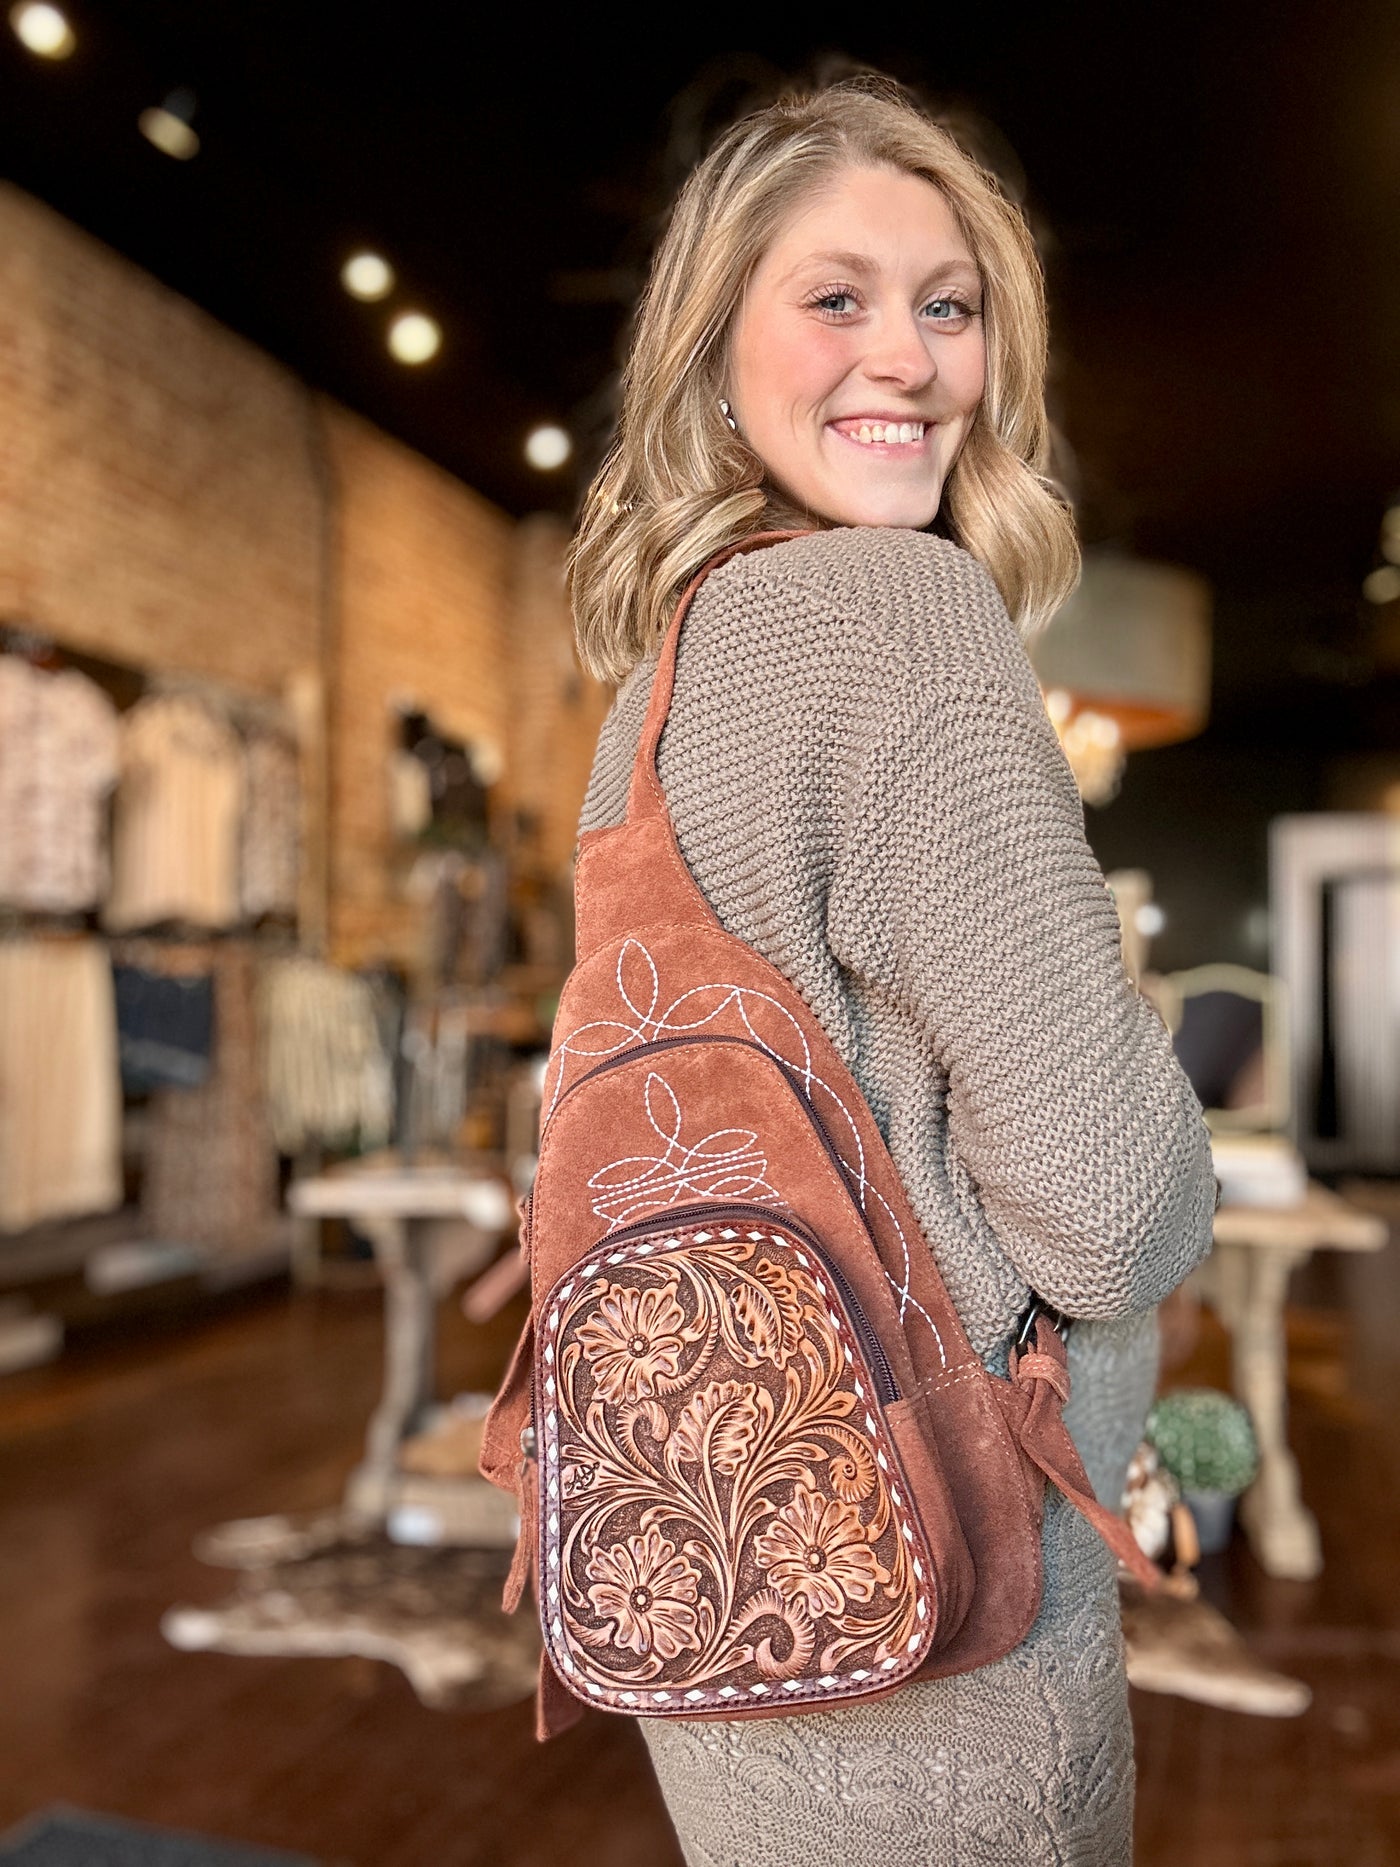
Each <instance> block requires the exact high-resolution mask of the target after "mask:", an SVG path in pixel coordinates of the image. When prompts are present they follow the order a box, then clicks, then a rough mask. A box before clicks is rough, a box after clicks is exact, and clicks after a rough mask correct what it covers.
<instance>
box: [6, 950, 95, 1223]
mask: <svg viewBox="0 0 1400 1867" xmlns="http://www.w3.org/2000/svg"><path fill="white" fill-rule="evenodd" d="M121 1201H122V1171H121V1082H120V1079H119V1077H118V1074H117V1022H116V1012H115V1007H114V1005H113V1000H112V969H111V966H110V964H109V963H108V959H107V949H106V947H105V946H104V945H103V943H102V942H101V941H100V940H83V939H48V940H44V939H39V940H6V941H0V1229H3V1230H5V1231H18V1230H20V1229H21V1228H22V1227H24V1226H28V1225H37V1224H39V1223H41V1222H42V1221H43V1220H46V1219H67V1218H73V1217H75V1216H77V1215H78V1214H79V1213H85V1212H105V1211H108V1210H110V1208H112V1207H113V1206H119V1205H120V1204H121Z"/></svg>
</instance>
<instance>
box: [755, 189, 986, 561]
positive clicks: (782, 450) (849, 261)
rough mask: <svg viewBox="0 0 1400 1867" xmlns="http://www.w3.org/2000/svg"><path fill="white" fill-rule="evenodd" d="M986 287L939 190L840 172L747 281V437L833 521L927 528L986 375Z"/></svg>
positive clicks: (792, 493)
mask: <svg viewBox="0 0 1400 1867" xmlns="http://www.w3.org/2000/svg"><path fill="white" fill-rule="evenodd" d="M981 305H982V283H981V280H980V278H979V276H978V272H977V267H976V266H975V264H974V263H973V259H972V255H971V253H970V252H969V251H968V249H967V244H966V242H965V241H964V239H963V237H962V235H961V234H960V233H959V231H958V227H957V223H956V221H955V220H954V219H953V216H952V214H951V212H950V211H949V208H948V204H947V202H946V201H945V200H944V198H943V196H942V195H941V194H940V193H939V191H938V190H937V189H936V188H935V187H934V186H933V185H932V183H930V182H926V181H924V180H922V179H921V178H920V177H919V176H916V175H909V174H906V173H904V172H903V171H902V170H899V169H889V168H852V169H843V170H842V171H841V172H840V173H839V174H838V175H837V176H836V177H835V178H834V179H833V180H832V182H831V183H830V184H829V185H827V186H826V187H824V188H822V189H821V190H820V192H818V193H816V194H814V195H812V196H811V198H810V199H808V200H807V201H806V202H805V203H804V204H803V205H802V206H801V207H799V208H798V210H797V212H796V213H795V214H794V215H793V217H792V219H791V220H790V221H789V222H788V223H787V225H786V226H785V227H784V228H783V230H782V231H781V232H780V233H779V235H778V237H777V238H776V239H775V240H774V242H773V244H772V246H771V247H770V248H769V249H768V251H767V253H766V254H765V255H764V257H763V258H762V260H761V261H760V262H759V264H758V266H757V267H756V268H755V270H754V273H753V276H752V278H751V279H750V281H749V287H748V291H747V292H746V293H745V296H744V303H743V307H742V309H741V311H740V314H739V319H738V323H737V326H736V328H735V331H734V336H733V341H732V345H731V349H730V359H729V387H728V391H727V394H728V400H729V403H730V405H731V407H732V409H733V415H734V420H735V422H736V423H737V424H738V429H739V434H740V436H741V437H742V439H743V440H745V441H746V442H747V443H748V445H749V446H750V447H751V448H752V449H753V450H754V452H755V453H756V454H757V455H758V456H759V458H760V459H761V460H762V461H763V463H764V465H765V467H766V468H767V469H768V473H769V477H770V478H771V479H772V481H773V482H774V484H775V486H776V487H777V488H778V489H779V490H780V491H781V492H783V493H785V494H786V495H787V497H788V498H789V499H790V500H792V501H794V502H795V503H796V504H798V505H799V506H802V507H804V508H805V509H806V510H807V511H810V512H813V513H815V514H816V515H817V516H819V517H821V518H824V519H827V520H829V521H831V522H832V523H834V524H837V525H906V526H910V527H913V528H919V527H922V526H926V525H928V524H930V523H931V522H932V520H933V519H934V517H935V516H936V514H937V512H938V505H939V501H940V500H941V498H942V496H943V487H944V485H945V483H946V481H947V478H948V475H949V473H950V472H951V471H952V467H953V462H954V461H955V460H956V459H957V457H958V450H959V449H960V448H961V447H962V444H963V442H964V440H965V439H966V438H967V433H968V430H969V428H970V427H971V426H972V420H973V416H974V415H975V413H976V411H977V405H978V403H979V402H980V401H981V399H982V389H983V385H984V383H985V381H986V362H987V353H986V341H985V335H984V331H983V326H982V317H981Z"/></svg>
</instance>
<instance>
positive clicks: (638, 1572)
mask: <svg viewBox="0 0 1400 1867" xmlns="http://www.w3.org/2000/svg"><path fill="white" fill-rule="evenodd" d="M789 535H791V534H786V533H782V534H774V533H768V534H763V535H760V536H758V537H755V538H751V539H749V540H746V541H745V543H744V544H743V545H742V546H739V547H736V549H752V548H756V547H759V546H762V545H766V544H770V543H773V542H775V541H776V540H777V539H778V538H781V537H786V536H789ZM730 555H732V552H723V553H720V554H719V555H718V556H716V557H715V558H714V559H712V560H711V562H710V563H709V564H707V565H706V566H705V567H704V570H702V571H701V573H700V574H699V575H698V576H697V577H696V578H695V579H694V581H693V582H692V583H691V585H690V587H689V589H687V591H686V592H685V595H684V597H683V598H682V600H681V603H680V606H679V608H678V610H677V613H676V615H675V618H674V619H673V621H672V623H671V626H670V629H669V631H668V633H667V636H666V639H665V642H664V643H663V646H662V652H661V657H660V661H659V663H658V666H657V670H656V675H655V679H654V683H653V688H652V693H651V700H650V705H649V707H648V710H647V714H646V719H645V723H644V725H643V728H642V733H641V738H640V741H639V743H638V747H637V754H636V761H635V764H634V767H633V771H632V778H631V787H630V791H629V795H628V802H627V816H626V820H625V822H623V823H622V824H619V825H617V826H615V827H613V828H610V829H603V830H594V831H590V832H587V833H585V834H584V835H583V837H582V838H581V839H580V849H579V858H578V864H577V872H576V896H575V903H576V914H577V953H578V959H577V964H576V965H575V967H574V970H573V972H572V973H571V974H570V976H569V979H568V981H567V982H566V984H565V987H564V990H563V993H562V996H561V998H560V1003H559V1010H558V1015H557V1018H556V1020H555V1024H554V1031H553V1045H552V1049H551V1052H550V1058H549V1064H548V1069H547V1072H546V1077H545V1084H544V1098H543V1106H542V1110H541V1117H540V1148H539V1165H538V1169H537V1172H536V1176H535V1181H534V1185H533V1188H532V1190H531V1196H530V1199H529V1201H528V1203H527V1205H526V1207H525V1210H524V1212H523V1215H522V1224H521V1241H520V1242H521V1251H522V1253H523V1254H524V1257H525V1260H526V1262H527V1264H528V1266H529V1272H530V1280H531V1293H532V1304H531V1315H530V1320H529V1322H528V1323H527V1325H526V1327H525V1330H524V1332H523V1334H522V1336H521V1339H520V1342H519V1344H518V1346H517V1348H516V1352H515V1355H514V1358H513V1360H512V1362H511V1366H510V1369H509V1371H508V1373H507V1375H506V1379H505V1382H504V1385H503V1386H502V1389H501V1391H500V1393H499V1394H498V1396H497V1398H496V1402H495V1405H494V1407H493V1408H492V1411H491V1414H490V1416H489V1418H488V1421H487V1424H486V1430H485V1435H484V1440H483V1451H482V1458H481V1469H482V1471H483V1473H484V1474H485V1476H486V1477H488V1478H489V1479H491V1480H492V1482H493V1483H495V1484H498V1485H501V1486H502V1487H504V1488H505V1489H508V1490H510V1491H512V1492H513V1493H514V1494H515V1495H516V1497H517V1499H518V1502H519V1510H520V1524H521V1528H520V1540H519V1544H518V1547H517V1550H516V1557H515V1561H514V1563H513V1565H512V1569H511V1574H510V1577H509V1579H508V1580H507V1583H506V1596H505V1605H506V1607H507V1609H509V1610H512V1611H513V1610H514V1609H515V1607H516V1606H517V1605H518V1603H519V1600H520V1596H521V1593H522V1591H523V1589H524V1585H525V1582H526V1579H527V1577H528V1575H529V1573H530V1571H531V1570H533V1573H534V1578H535V1592H536V1597H537V1599H538V1602H539V1608H540V1619H541V1625H542V1628H543V1633H544V1654H543V1657H542V1660H541V1666H540V1695H539V1732H540V1735H541V1736H542V1737H545V1736H549V1735H552V1734H553V1733H554V1732H556V1731H559V1730H562V1729H564V1728H565V1727H566V1726H567V1725H568V1724H570V1723H572V1722H573V1720H574V1719H575V1718H576V1717H577V1716H578V1715H579V1713H580V1710H581V1707H582V1706H583V1705H588V1704H592V1705H596V1706H599V1707H600V1708H602V1709H604V1710H611V1711H622V1712H630V1713H634V1714H646V1715H648V1716H655V1717H686V1718H696V1717H705V1718H710V1717H717V1718H739V1717H760V1716H765V1715H766V1716H773V1715H777V1714H782V1713H792V1712H794V1711H797V1710H801V1709H804V1708H808V1707H820V1706H827V1705H832V1704H839V1703H843V1702H849V1701H851V1700H853V1699H862V1698H869V1697H873V1696H875V1695H876V1694H879V1693H884V1692H888V1691H891V1690H893V1689H894V1688H896V1687H898V1686H900V1685H902V1684H904V1683H905V1682H906V1681H908V1680H910V1679H914V1678H919V1679H930V1678H936V1677H939V1676H940V1675H943V1674H948V1673H958V1672H967V1671H970V1670H971V1669H972V1668H974V1667H977V1666H982V1665H985V1664H986V1663H987V1662H989V1661H991V1660H994V1659H998V1658H1000V1656H1001V1655H1003V1654H1004V1653H1006V1652H1008V1651H1009V1650H1010V1649H1011V1648H1012V1647H1014V1646H1015V1645H1016V1644H1017V1642H1018V1641H1020V1640H1021V1639H1022V1638H1023V1637H1024V1636H1025V1634H1026V1633H1027V1631H1028V1630H1029V1628H1030V1625H1031V1623H1032V1621H1033V1620H1034V1618H1035V1614H1036V1610H1037V1607H1038V1605H1039V1602H1040V1595H1041V1584H1042V1578H1041V1554H1040V1522H1041V1514H1042V1508H1043V1500H1044V1487H1045V1481H1046V1479H1047V1478H1048V1479H1051V1480H1053V1482H1054V1483H1055V1484H1057V1485H1058V1486H1059V1487H1060V1489H1061V1490H1062V1491H1063V1492H1064V1493H1065V1495H1066V1497H1068V1498H1069V1499H1070V1500H1071V1501H1072V1502H1073V1503H1074V1504H1075V1505H1077V1506H1078V1508H1079V1509H1080V1510H1081V1511H1083V1512H1084V1514H1085V1515H1086V1516H1087V1517H1088V1518H1089V1519H1090V1521H1091V1522H1092V1523H1094V1524H1095V1525H1096V1526H1097V1528H1098V1529H1099V1530H1100V1532H1101V1533H1102V1535H1103V1536H1104V1538H1105V1540H1106V1541H1107V1542H1108V1543H1109V1545H1110V1546H1111V1548H1112V1549H1113V1550H1114V1552H1115V1553H1116V1554H1117V1555H1118V1557H1119V1558H1120V1560H1122V1561H1123V1562H1125V1563H1127V1564H1128V1565H1129V1567H1131V1568H1132V1569H1133V1570H1134V1572H1135V1573H1137V1574H1138V1575H1139V1577H1140V1578H1141V1579H1142V1580H1143V1581H1145V1582H1146V1583H1148V1585H1152V1584H1153V1583H1154V1582H1155V1581H1156V1580H1157V1579H1158V1571H1157V1570H1156V1569H1155V1568H1154V1567H1153V1565H1151V1564H1150V1563H1149V1562H1148V1561H1147V1560H1146V1558H1145V1557H1143V1556H1142V1554H1141V1553H1140V1552H1139V1550H1138V1547H1137V1545H1136V1543H1135V1542H1134V1541H1133V1538H1132V1536H1131V1534H1130V1533H1129V1531H1128V1529H1127V1526H1126V1524H1125V1523H1124V1522H1123V1521H1122V1519H1121V1518H1119V1517H1116V1516H1114V1515H1113V1514H1112V1513H1111V1512H1109V1511H1108V1510H1106V1509H1104V1507H1103V1506H1102V1505H1100V1504H1099V1503H1098V1502H1097V1501H1096V1499H1095V1498H1094V1495H1093V1491H1092V1489H1091V1487H1090V1484H1089V1480H1088V1477H1087V1476H1086V1474H1085V1471H1084V1467H1083V1465H1082V1463H1081V1462H1080V1459H1079V1456H1078V1454H1077V1452H1076V1451H1075V1448H1074V1445H1073V1442H1072V1441H1071V1439H1070V1437H1069V1434H1068V1432H1067V1431H1066V1429H1065V1425H1064V1422H1063V1419H1062V1418H1061V1410H1062V1408H1063V1406H1064V1403H1065V1401H1066V1400H1067V1399H1068V1396H1069V1377H1068V1372H1067V1367H1066V1357H1065V1349H1064V1345H1063V1340H1062V1335H1061V1332H1060V1329H1059V1328H1057V1326H1056V1322H1055V1320H1054V1319H1053V1317H1052V1313H1050V1312H1048V1311H1047V1310H1046V1307H1045V1306H1044V1305H1042V1304H1033V1305H1032V1306H1031V1310H1030V1312H1029V1314H1028V1316H1027V1318H1026V1321H1025V1324H1024V1325H1023V1327H1022V1329H1021V1330H1020V1332H1019V1335H1018V1338H1017V1341H1016V1343H1015V1344H1014V1346H1013V1348H1012V1350H1011V1356H1010V1376H1009V1378H1008V1379H1001V1378H999V1377H998V1376H996V1375H993V1374H990V1373H988V1371H987V1370H986V1368H985V1367H984V1366H983V1365H982V1362H981V1361H980V1360H979V1358H978V1357H977V1356H976V1355H975V1354H974V1353H973V1350H972V1348H971V1345H970V1344H969V1342H968V1340H967V1337H966V1334H965V1333H964V1331H963V1327H962V1324H961V1322H960V1321H959V1319H958V1316H957V1312H956V1311H955V1310H954V1308H953V1305H952V1303H951V1301H950V1300H949V1297H948V1293H947V1291H946V1290H945V1289H944V1286H943V1280H942V1278H941V1277H940V1275H939V1272H938V1268H937V1264H936V1261H935V1259H934V1256H933V1253H932V1251H931V1250H930V1249H929V1247H928V1244H927V1243H926V1241H925V1239H924V1237H923V1234H922V1233H921V1231H920V1228H919V1223H918V1220H917V1218H916V1217H915V1215H914V1212H913V1209H912V1208H911V1206H910V1204H909V1200H908V1198H907V1196H906V1194H905V1191H904V1188H903V1186H902V1184H901V1182H900V1178H899V1173H898V1170H897V1168H896V1167H895V1164H894V1161H893V1160H892V1158H891V1157H890V1154H889V1152H888V1150H887V1149H886V1146H885V1143H884V1140H883V1138H882V1136H881V1134H880V1130H879V1128H878V1127H877V1125H876V1122H875V1118H874V1116H873V1115H872V1114H871V1112H870V1110H869V1108H868V1106H867V1104H866V1102H865V1100H864V1098H863V1096H862V1095H861V1092H860V1089H859V1088H858V1086H857V1084H856V1082H855V1079H854V1078H853V1076H852V1075H851V1074H850V1072H849V1070H848V1069H847V1068H846V1066H845V1064H844V1063H843V1062H842V1060H841V1058H840V1056H839V1055H838V1054H837V1052H836V1050H835V1048H834V1046H833V1045H832V1043H831V1041H830V1040H829V1039H828V1037H827V1036H826V1034H825V1032H824V1031H823V1029H822V1027H821V1025H820V1024H819V1023H818V1021H817V1019H816V1017H815V1016H814V1015H813V1013H812V1012H811V1010H810V1009H809V1008H808V1006H807V1005H806V1003H805V1002H804V1001H803V999H802V998H801V997H800V995H799V994H798V992H797V990H796V989H795V987H794V986H793V985H792V984H791V983H790V982H789V981H788V980H787V979H786V978H785V977H784V976H783V975H782V974H781V973H780V972H778V971H777V970H776V969H775V968H774V967H773V966H771V965H770V964H769V963H768V961H767V960H765V959H763V958H762V957H761V956H760V955H759V954H758V953H757V952H755V951H754V949H753V948H752V947H750V946H748V945H747V944H746V943H745V942H744V941H742V940H740V939H738V938H737V937H736V936H735V935H733V934H731V933H729V932H727V931H726V930H725V929H724V927H723V926H721V924H720V922H719V921H718V919H717V918H716V916H715V914H714V913H713V911H712V910H711V908H710V906H709V904H708V903H707V902H706V900H705V898H704V896H703V895H702V894H701V892H700V890H699V888H698V887H697V886H696V884H695V881H694V879H693V878H692V876H691V874H690V872H689V870H688V869H687V867H686V864H685V861H684V858H683V857H682V855H681V853H680V849H679V847H678V845H677V842H676V838H675V834H674V832H673V830H672V827H671V821H670V817H669V815H668V812H667V809H666V801H665V798H664V796H663V794H662V790H661V785H660V783H659V781H658V778H657V773H656V748H657V743H658V741H659V739H660V737H661V729H662V727H663V726H664V724H665V721H666V715H667V710H668V708H669V706H670V701H671V691H672V683H673V680H674V674H675V662H676V648H677V644H678V641H679V637H680V629H681V625H682V623H683V621H684V618H685V613H686V610H687V608H688V606H689V603H690V600H691V598H692V597H693V595H694V592H695V590H696V588H697V587H698V585H699V583H700V581H701V579H702V578H703V576H704V575H705V574H706V573H707V572H708V571H709V570H710V569H713V568H714V566H715V565H716V564H718V563H721V562H723V561H724V559H725V558H727V557H728V556H730Z"/></svg>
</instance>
